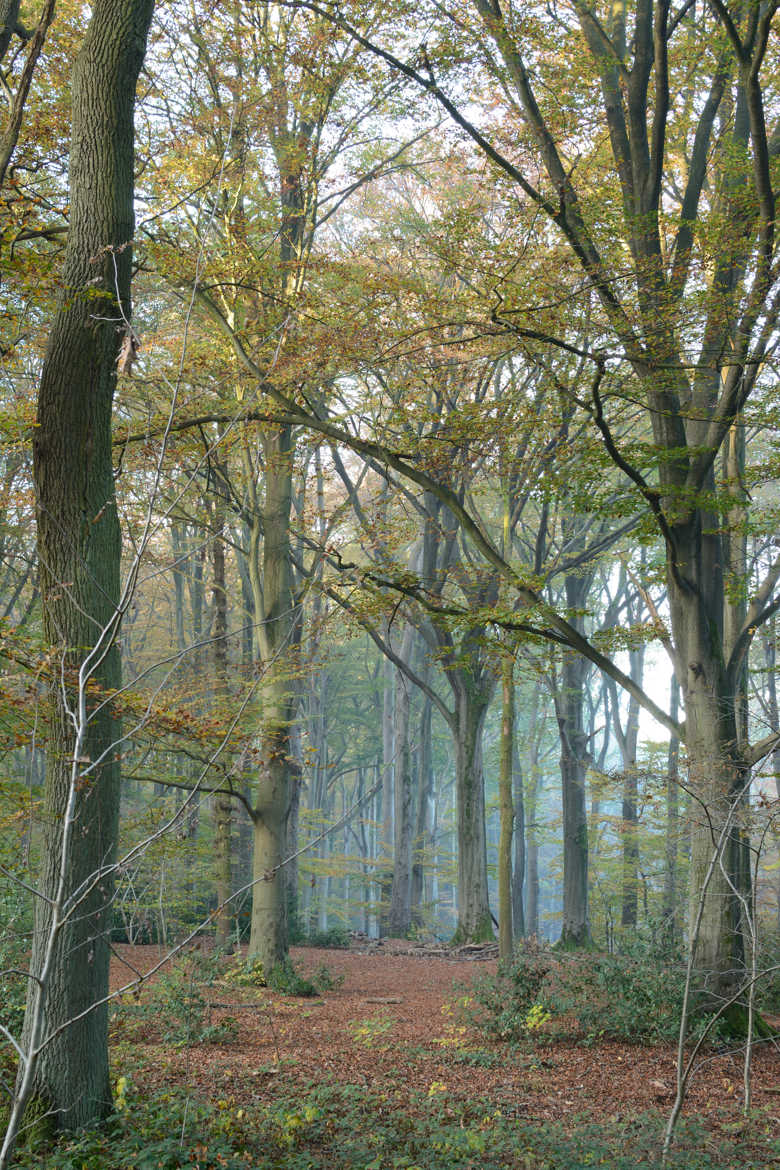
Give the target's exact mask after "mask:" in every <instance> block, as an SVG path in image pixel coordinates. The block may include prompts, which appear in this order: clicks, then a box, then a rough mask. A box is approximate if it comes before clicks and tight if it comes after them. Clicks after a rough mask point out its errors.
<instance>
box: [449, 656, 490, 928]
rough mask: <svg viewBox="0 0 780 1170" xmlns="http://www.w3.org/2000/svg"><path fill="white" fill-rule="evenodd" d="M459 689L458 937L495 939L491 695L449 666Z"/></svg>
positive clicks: (455, 691)
mask: <svg viewBox="0 0 780 1170" xmlns="http://www.w3.org/2000/svg"><path fill="white" fill-rule="evenodd" d="M449 678H450V682H451V684H452V687H453V690H454V693H455V727H454V735H455V784H456V793H457V809H458V926H457V929H456V931H455V936H454V937H455V940H456V941H464V942H465V941H470V942H479V941H482V940H485V939H492V938H493V937H494V936H493V920H492V918H491V915H490V901H489V897H488V884H487V842H486V839H485V781H484V776H483V772H482V729H483V727H484V725H485V716H486V715H487V709H488V705H489V703H490V696H489V695H487V696H486V695H485V694H484V692H483V691H482V690H479V689H477V688H475V687H474V685H473V683H472V680H471V678H470V677H468V676H466V674H465V672H464V671H450V673H449Z"/></svg>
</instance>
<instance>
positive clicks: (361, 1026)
mask: <svg viewBox="0 0 780 1170" xmlns="http://www.w3.org/2000/svg"><path fill="white" fill-rule="evenodd" d="M292 955H293V959H294V961H295V963H296V965H297V966H298V967H299V968H300V969H301V971H302V972H303V973H304V974H309V973H311V972H313V971H315V970H316V969H317V968H318V967H319V966H320V965H321V964H323V963H325V964H326V966H327V968H328V969H329V971H330V973H331V974H332V975H333V976H335V977H337V978H338V977H343V982H341V984H340V986H338V987H335V988H334V989H333V990H331V991H327V992H325V993H324V994H323V995H322V996H321V997H319V998H317V999H293V998H290V997H287V996H283V995H281V994H278V993H274V992H271V991H268V990H262V991H257V990H255V989H253V988H243V987H236V986H235V985H232V984H229V983H225V982H222V981H220V980H217V981H216V982H215V983H213V984H212V985H211V986H204V985H201V986H200V992H201V994H202V995H203V997H204V998H205V999H206V1001H207V1002H208V1003H209V1004H211V1005H213V1006H211V1008H210V1014H211V1019H212V1022H214V1023H216V1022H218V1021H219V1020H220V1019H223V1018H224V1017H225V1016H231V1017H233V1018H234V1019H236V1020H237V1021H238V1034H237V1036H236V1038H235V1039H234V1040H232V1041H231V1042H230V1043H227V1044H198V1045H195V1046H186V1045H185V1046H183V1047H172V1046H171V1045H170V1044H165V1043H164V1042H162V1040H161V1039H160V1023H161V1021H159V1020H155V1019H154V1017H142V1019H141V1021H139V1023H138V1024H135V1023H134V1024H133V1025H132V1031H131V1032H130V1033H128V1034H127V1038H128V1039H130V1040H131V1042H132V1044H133V1048H134V1052H136V1054H137V1057H138V1061H139V1068H138V1072H137V1074H135V1076H134V1081H135V1084H136V1087H137V1089H139V1090H141V1091H142V1092H144V1093H151V1094H154V1093H156V1092H159V1091H161V1090H163V1089H164V1088H172V1087H178V1088H187V1089H188V1090H191V1091H192V1092H193V1093H194V1094H195V1095H198V1096H200V1097H202V1098H205V1099H207V1100H208V1099H211V1100H214V1099H216V1098H218V1097H224V1096H225V1095H234V1096H239V1097H241V1099H244V1098H246V1099H248V1100H252V1101H261V1100H267V1099H271V1098H273V1095H274V1093H275V1091H276V1089H275V1086H276V1083H277V1080H278V1078H279V1076H280V1074H281V1075H283V1077H284V1079H285V1081H286V1082H287V1083H288V1084H289V1082H290V1079H292V1080H293V1082H295V1081H300V1082H301V1083H302V1084H303V1083H311V1082H315V1083H316V1082H327V1083H328V1084H331V1085H332V1084H334V1083H344V1084H352V1085H358V1086H363V1087H365V1088H369V1089H372V1090H377V1091H380V1092H383V1093H386V1094H387V1095H388V1099H392V1100H395V1101H397V1102H399V1103H400V1102H401V1101H402V1100H403V1098H404V1097H405V1096H406V1095H407V1094H408V1095H409V1096H413V1095H414V1094H415V1093H416V1092H422V1093H428V1094H429V1093H431V1092H437V1091H440V1090H441V1091H442V1092H444V1091H446V1092H447V1093H449V1094H450V1095H451V1097H452V1098H454V1099H461V1100H463V1101H467V1100H474V1099H475V1098H485V1099H487V1100H489V1101H490V1102H491V1103H492V1104H493V1105H494V1106H495V1107H496V1108H500V1109H501V1111H502V1113H503V1114H504V1115H505V1116H512V1115H515V1116H522V1117H524V1118H526V1119H527V1120H529V1121H539V1122H544V1121H546V1120H556V1121H565V1119H566V1117H567V1116H569V1115H571V1116H572V1117H574V1116H576V1115H579V1116H582V1115H583V1114H587V1115H590V1116H592V1117H593V1119H594V1120H598V1119H609V1120H621V1119H626V1118H630V1117H631V1116H633V1115H634V1114H636V1113H639V1112H644V1111H646V1110H648V1109H657V1110H661V1111H662V1112H663V1111H666V1110H668V1108H669V1106H670V1104H671V1101H672V1096H673V1091H674V1081H675V1053H674V1052H673V1051H672V1050H671V1049H670V1048H668V1047H647V1046H639V1045H630V1044H622V1043H617V1042H612V1041H610V1042H606V1043H601V1044H595V1045H591V1046H587V1047H585V1046H581V1045H577V1044H574V1043H562V1042H552V1043H537V1044H536V1045H534V1046H533V1047H529V1048H524V1049H518V1048H515V1047H512V1046H510V1045H507V1044H503V1043H500V1042H497V1041H491V1040H490V1038H488V1037H486V1036H485V1035H484V1034H481V1033H475V1032H471V1031H470V1030H468V1029H466V1030H461V1029H462V1027H463V1025H462V1024H461V1023H460V1021H459V1019H458V1015H457V1011H453V1010H451V1009H452V1005H453V1004H455V1002H456V1000H457V999H458V998H459V997H460V996H463V995H465V994H467V993H468V989H469V986H470V984H471V983H472V981H473V980H474V979H475V978H476V977H478V976H480V975H484V974H486V973H488V972H490V971H495V966H496V964H495V962H489V961H487V962H486V961H475V960H473V959H472V960H465V959H448V958H444V957H441V956H437V957H424V956H421V955H420V954H418V953H415V950H414V948H412V947H410V944H408V943H405V942H403V941H401V940H398V941H395V940H387V941H386V942H384V943H383V945H382V946H380V947H376V946H374V947H371V949H370V950H368V951H366V950H365V949H364V950H360V949H353V950H350V951H340V950H331V951H324V950H320V949H317V950H315V949H310V948H305V947H302V948H294V949H293V952H292ZM158 961H159V951H158V949H157V948H156V947H128V946H117V947H116V948H115V959H114V962H113V964H112V986H113V987H118V986H120V985H122V984H124V983H125V982H127V981H128V979H129V978H132V975H133V972H134V971H138V972H141V973H146V972H147V971H149V970H150V969H151V968H152V967H153V966H154V965H155V964H156V963H157V962H158ZM179 961H180V962H181V960H179ZM228 962H231V961H230V960H228ZM232 962H235V960H232ZM148 994H149V991H148V984H147V985H145V990H143V991H142V992H141V1002H143V997H144V996H145V995H148ZM123 1034H124V1026H123V1025H121V1024H120V1025H118V1032H117V1034H116V1035H115V1039H116V1040H119V1041H121V1040H122V1038H123ZM741 1092H742V1061H741V1057H740V1055H739V1054H738V1053H734V1052H710V1053H708V1055H707V1057H706V1059H705V1060H704V1061H703V1062H702V1063H701V1065H700V1067H699V1069H698V1071H697V1073H696V1076H695V1079H694V1081H693V1084H692V1086H691V1090H690V1093H689V1098H688V1103H687V1105H686V1112H688V1113H698V1114H700V1115H705V1116H709V1117H710V1118H711V1119H712V1121H713V1122H717V1124H718V1125H720V1124H725V1123H730V1122H732V1121H738V1118H739V1115H740V1107H741ZM753 1100H754V1103H755V1105H756V1106H758V1107H759V1108H761V1107H765V1108H766V1110H767V1117H768V1123H769V1124H770V1125H774V1126H776V1127H778V1129H780V1051H779V1050H778V1048H777V1046H772V1045H768V1046H767V1045H765V1046H763V1047H761V1048H760V1049H757V1050H756V1053H755V1058H754V1072H753Z"/></svg>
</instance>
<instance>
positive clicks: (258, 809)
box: [249, 427, 298, 970]
mask: <svg viewBox="0 0 780 1170" xmlns="http://www.w3.org/2000/svg"><path fill="white" fill-rule="evenodd" d="M263 446H264V454H265V501H264V507H263V575H262V595H261V597H260V599H259V602H260V604H259V605H257V608H258V610H259V612H260V613H261V614H262V619H261V621H260V623H259V631H258V632H259V642H260V650H261V660H262V668H263V671H264V677H263V684H262V687H261V702H262V718H261V727H260V756H261V758H260V767H259V772H258V779H257V799H256V802H255V835H254V836H255V856H254V865H253V879H254V881H255V883H256V884H255V886H254V890H253V900H252V930H251V935H250V939H249V954H250V957H251V958H252V959H255V960H259V961H260V962H261V963H262V964H263V966H264V967H265V969H266V970H270V969H271V968H272V967H274V966H275V965H276V964H277V963H279V962H281V961H282V960H283V959H284V958H285V957H286V956H287V951H288V934H287V914H286V899H285V879H284V875H283V874H282V872H281V870H280V865H281V863H282V861H283V860H284V858H283V852H284V846H285V842H286V837H287V818H288V815H289V811H290V798H291V773H292V767H291V742H290V730H291V725H292V720H293V718H294V715H295V708H296V697H295V683H294V679H293V675H294V656H295V650H296V648H297V641H296V631H297V630H298V612H297V608H296V607H295V606H294V603H293V595H292V581H291V574H290V509H291V503H292V455H293V441H292V432H291V430H290V428H289V427H281V428H279V429H278V430H274V431H270V432H268V433H266V434H265V435H264V439H263Z"/></svg>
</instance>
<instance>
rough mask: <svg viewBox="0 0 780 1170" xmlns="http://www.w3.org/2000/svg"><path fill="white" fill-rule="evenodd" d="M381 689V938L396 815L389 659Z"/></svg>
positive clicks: (387, 904) (384, 931)
mask: <svg viewBox="0 0 780 1170" xmlns="http://www.w3.org/2000/svg"><path fill="white" fill-rule="evenodd" d="M382 677H383V680H384V688H383V691H382V838H381V841H380V857H381V870H380V874H381V878H380V886H381V899H382V901H381V906H382V909H381V913H380V919H379V932H380V934H381V935H384V934H387V931H388V921H387V916H388V911H389V908H390V890H391V889H392V883H393V875H392V864H393V861H392V858H393V832H394V815H395V798H394V793H395V772H396V762H395V739H394V724H393V711H394V705H395V704H394V694H393V682H394V679H395V670H394V668H393V664H392V662H391V661H390V659H389V658H385V660H384V665H383V669H382Z"/></svg>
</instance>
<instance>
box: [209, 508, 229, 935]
mask: <svg viewBox="0 0 780 1170" xmlns="http://www.w3.org/2000/svg"><path fill="white" fill-rule="evenodd" d="M224 524H225V500H224V497H223V496H222V495H221V494H220V492H219V490H217V493H216V495H215V498H214V539H213V541H212V546H211V557H212V570H213V581H214V586H213V597H214V643H213V646H214V687H213V698H214V701H215V704H216V705H217V706H218V705H219V704H220V703H226V702H227V697H228V679H227V591H226V588H225V539H224V534H223V528H224ZM232 813H233V807H232V802H231V799H230V797H229V796H228V795H227V794H226V793H224V792H219V793H217V794H216V796H215V797H214V852H215V854H216V858H215V862H216V871H217V883H216V884H217V924H216V925H217V928H216V942H217V946H219V947H223V948H227V947H228V945H229V943H230V938H231V922H232V913H231V907H230V903H229V901H228V899H229V898H230V895H231V893H232V892H233V889H232V880H233V874H232V865H231V846H232V840H231V836H232V834H231V829H232Z"/></svg>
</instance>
